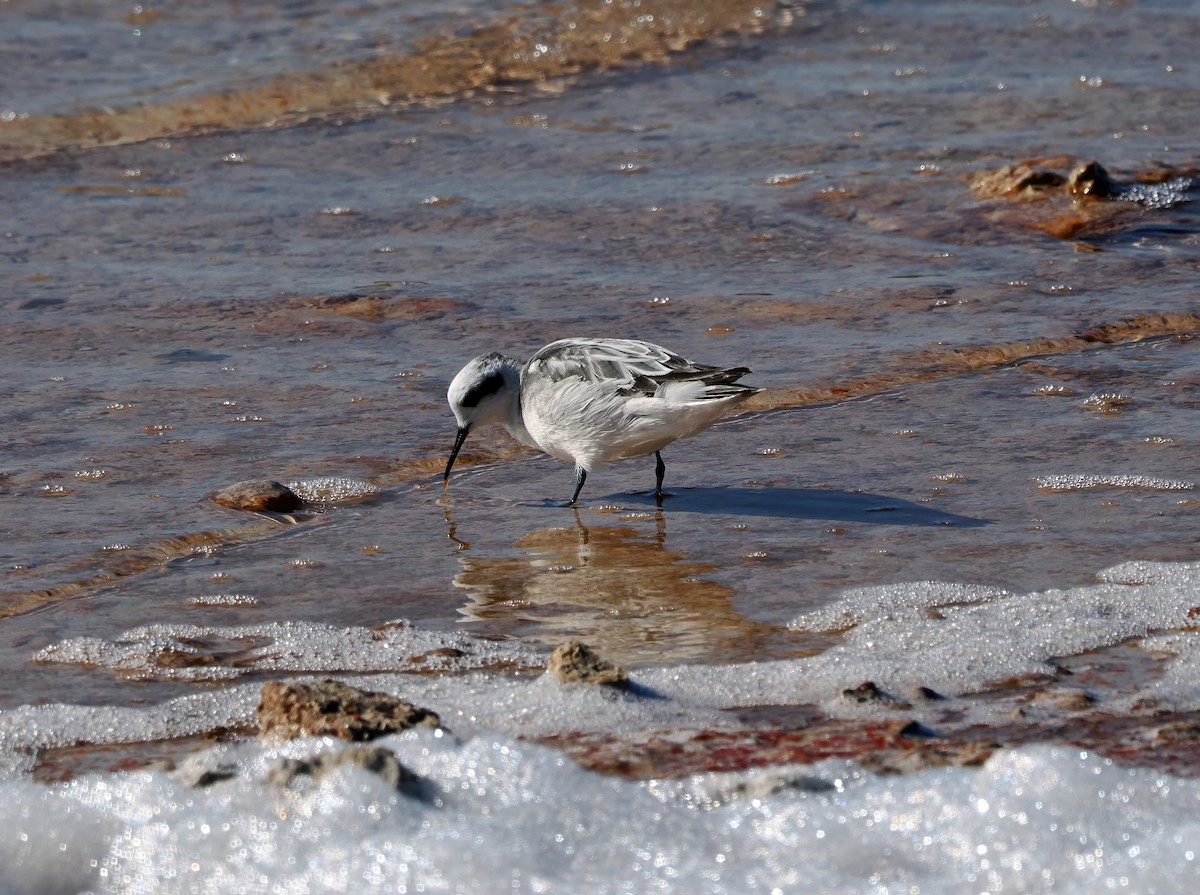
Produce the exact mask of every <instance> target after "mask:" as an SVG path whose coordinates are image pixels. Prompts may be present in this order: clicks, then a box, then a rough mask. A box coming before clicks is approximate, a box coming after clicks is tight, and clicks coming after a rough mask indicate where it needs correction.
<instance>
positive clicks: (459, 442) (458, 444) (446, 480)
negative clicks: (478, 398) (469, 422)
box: [442, 426, 471, 488]
mask: <svg viewBox="0 0 1200 895" xmlns="http://www.w3.org/2000/svg"><path fill="white" fill-rule="evenodd" d="M470 431H471V428H470V426H463V427H462V428H461V429H459V430H458V435H457V436H455V438H454V450H452V451H451V452H450V461H449V462H448V463H447V464H446V474H445V476H443V477H442V487H443V488H445V487H446V486H447V485H449V484H450V470H451V468H453V466H454V461H455V460H457V459H458V452H459V451H460V450H461V449H462V446H463V442H464V441H466V440H467V433H468V432H470Z"/></svg>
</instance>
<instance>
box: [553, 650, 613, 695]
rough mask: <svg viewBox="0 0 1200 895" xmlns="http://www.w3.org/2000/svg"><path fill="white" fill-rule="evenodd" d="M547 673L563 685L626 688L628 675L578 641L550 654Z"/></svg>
mask: <svg viewBox="0 0 1200 895" xmlns="http://www.w3.org/2000/svg"><path fill="white" fill-rule="evenodd" d="M546 670H547V671H548V672H550V673H551V674H553V675H554V676H555V677H556V678H558V679H559V680H560V681H562V682H563V683H564V684H605V685H608V686H610V687H627V686H628V685H629V675H628V673H627V672H626V671H625V669H624V668H622V667H621V666H620V665H614V664H613V663H612V662H609V661H608V660H607V659H605V658H604V657H602V656H600V655H599V654H598V653H596V651H595V650H593V649H592V648H591V647H590V646H588V645H587V644H586V643H584V642H583V641H581V640H568V641H567V642H566V643H563V644H559V646H558V647H557V648H556V649H555V650H554V652H553V653H551V654H550V661H549V662H547V663H546Z"/></svg>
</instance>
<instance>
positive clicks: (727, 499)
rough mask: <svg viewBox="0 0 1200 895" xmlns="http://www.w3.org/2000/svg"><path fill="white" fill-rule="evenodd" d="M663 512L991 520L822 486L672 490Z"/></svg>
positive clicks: (646, 495)
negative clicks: (832, 489)
mask: <svg viewBox="0 0 1200 895" xmlns="http://www.w3.org/2000/svg"><path fill="white" fill-rule="evenodd" d="M602 499H603V498H602ZM611 499H612V500H615V501H620V502H622V503H626V502H627V503H631V504H637V505H639V506H640V505H642V504H645V505H646V506H648V507H653V506H654V495H653V494H652V493H650V492H638V493H632V494H631V493H626V494H621V495H613V497H612V498H611ZM663 511H664V512H666V513H711V514H720V515H729V516H777V517H780V518H784V519H819V520H822V521H828V522H863V523H868V524H875V525H948V526H953V527H955V528H980V527H982V526H984V525H990V524H991V522H992V520H990V519H976V518H974V517H972V516H960V515H958V514H957V513H946V512H943V511H941V510H935V509H933V508H931V507H926V506H922V505H921V504H918V503H913V502H912V501H909V500H902V499H901V498H898V497H886V496H884V495H881V494H863V493H860V492H855V491H830V490H826V489H822V488H676V489H674V490H671V491H668V494H667V498H666V499H665V500H664V501H663Z"/></svg>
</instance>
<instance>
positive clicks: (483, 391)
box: [459, 373, 504, 407]
mask: <svg viewBox="0 0 1200 895" xmlns="http://www.w3.org/2000/svg"><path fill="white" fill-rule="evenodd" d="M502 388H504V376H503V375H502V374H500V373H492V374H491V375H490V376H485V377H484V378H483V379H481V380H479V381H478V382H477V383H475V384H474V385H473V386H471V388H470V389H468V390H467V393H466V394H465V395H463V397H462V400H461V401H459V403H460V404H461V405H462V406H463V407H478V406H479V402H480V401H482V400H483V399H484V398H486V397H487V396H488V395H494V394H496V392H498V391H500V389H502Z"/></svg>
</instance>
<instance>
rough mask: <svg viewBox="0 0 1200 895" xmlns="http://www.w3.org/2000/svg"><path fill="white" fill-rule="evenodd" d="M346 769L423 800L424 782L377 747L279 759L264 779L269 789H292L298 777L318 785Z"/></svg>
mask: <svg viewBox="0 0 1200 895" xmlns="http://www.w3.org/2000/svg"><path fill="white" fill-rule="evenodd" d="M345 765H355V766H357V767H360V768H362V769H363V770H364V771H369V772H370V773H372V774H375V775H376V776H377V777H379V778H381V779H382V780H383V781H384V782H385V783H387V784H388V785H389V786H391V787H392V788H394V789H398V790H400V791H401V792H403V793H405V794H406V795H410V796H414V797H417V798H424V797H425V796H426V795H427V793H426V792H425V789H426V785H425V781H424V779H423V778H422V777H421V776H420V775H419V774H417V773H415V772H414V771H412V770H410V769H409V768H407V767H405V766H404V765H403V764H401V762H400V759H398V758H397V757H396V755H395V753H393V752H391V751H389V750H388V749H381V748H379V747H378V746H355V747H353V748H349V749H343V750H342V751H340V752H323V753H321V754H319V755H313V756H312V757H310V758H280V759H279V760H278V761H276V762H275V763H274V764H273V765H271V767H270V768H268V769H267V773H266V774H265V775H264V777H263V783H266V784H268V785H269V786H279V787H287V786H291V785H292V784H293V783H295V782H296V780H297V779H298V778H301V777H311V778H312V779H313V780H315V781H318V782H319V781H320V780H321V779H322V778H323V777H325V776H327V775H329V774H331V773H334V772H335V771H337V770H338V769H339V768H341V767H343V766H345Z"/></svg>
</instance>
